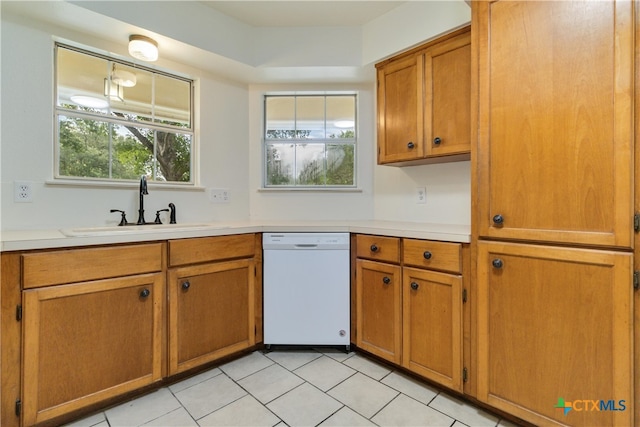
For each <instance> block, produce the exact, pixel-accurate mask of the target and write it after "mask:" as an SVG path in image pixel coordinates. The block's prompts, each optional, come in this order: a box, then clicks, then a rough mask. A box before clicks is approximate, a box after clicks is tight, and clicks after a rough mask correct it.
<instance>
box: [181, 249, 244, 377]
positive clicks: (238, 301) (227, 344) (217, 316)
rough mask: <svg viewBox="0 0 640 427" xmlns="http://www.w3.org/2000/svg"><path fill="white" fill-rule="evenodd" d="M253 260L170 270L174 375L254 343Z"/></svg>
mask: <svg viewBox="0 0 640 427" xmlns="http://www.w3.org/2000/svg"><path fill="white" fill-rule="evenodd" d="M254 278H255V263H254V260H253V259H245V260H238V261H229V262H219V263H211V264H203V265H197V266H191V267H182V268H177V269H171V270H170V271H169V373H170V374H175V373H177V372H182V371H185V370H188V369H190V368H193V367H195V366H199V365H202V364H203V363H206V362H210V361H212V360H215V359H218V358H220V357H223V356H226V355H229V354H232V353H235V352H237V351H240V350H243V349H245V348H248V347H251V346H252V345H254V344H255V326H254V325H255V319H254V299H253V298H254V295H253V293H254Z"/></svg>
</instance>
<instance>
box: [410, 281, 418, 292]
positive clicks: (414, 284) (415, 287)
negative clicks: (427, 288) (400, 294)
mask: <svg viewBox="0 0 640 427" xmlns="http://www.w3.org/2000/svg"><path fill="white" fill-rule="evenodd" d="M418 288H419V285H418V284H417V283H416V282H411V289H413V290H414V291H417V290H418Z"/></svg>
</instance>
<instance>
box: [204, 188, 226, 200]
mask: <svg viewBox="0 0 640 427" xmlns="http://www.w3.org/2000/svg"><path fill="white" fill-rule="evenodd" d="M230 199H231V193H230V192H229V190H228V189H227V188H212V189H210V190H209V200H211V203H229V200H230Z"/></svg>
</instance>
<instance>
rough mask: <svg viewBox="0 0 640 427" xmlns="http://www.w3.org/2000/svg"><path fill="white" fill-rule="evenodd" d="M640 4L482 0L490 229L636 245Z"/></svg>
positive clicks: (482, 147)
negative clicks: (638, 18) (637, 21)
mask: <svg viewBox="0 0 640 427" xmlns="http://www.w3.org/2000/svg"><path fill="white" fill-rule="evenodd" d="M633 7H634V2H627V1H607V2H579V1H558V2H535V1H520V2H518V1H515V2H514V1H495V2H488V1H479V2H473V24H472V25H473V28H474V33H475V34H476V35H475V37H476V38H474V46H476V47H475V49H476V50H475V53H474V56H475V57H476V58H477V67H478V70H479V72H478V81H477V82H478V87H477V91H476V92H477V96H478V109H477V113H478V126H477V128H478V129H479V131H478V133H477V137H478V150H477V162H478V163H477V180H478V181H477V200H478V202H477V207H478V209H477V216H476V218H477V227H478V233H479V236H481V237H487V238H498V239H502V238H504V239H516V240H525V241H537V242H561V243H566V244H576V245H592V246H611V247H624V248H630V247H631V246H632V238H633V224H632V222H633V167H632V166H633V162H632V159H633V120H634V119H633V117H634V116H633V93H632V90H633V78H634V42H633V37H634V24H633V19H634V14H633V13H632V12H633Z"/></svg>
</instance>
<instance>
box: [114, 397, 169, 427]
mask: <svg viewBox="0 0 640 427" xmlns="http://www.w3.org/2000/svg"><path fill="white" fill-rule="evenodd" d="M178 408H180V402H178V400H177V399H176V398H175V397H174V396H173V394H171V392H170V391H169V389H167V388H161V389H160V390H156V391H154V392H153V393H149V394H147V395H145V396H142V397H139V398H137V399H134V400H131V401H129V402H127V403H123V404H122V405H119V406H116V407H114V408H111V409H107V410H106V411H105V415H106V417H107V420H108V421H109V424H110V425H112V426H118V427H125V426H139V425H142V424H144V423H146V422H149V421H151V420H155V419H156V418H159V417H161V416H163V415H165V414H168V413H169V412H171V411H173V410H175V409H178Z"/></svg>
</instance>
